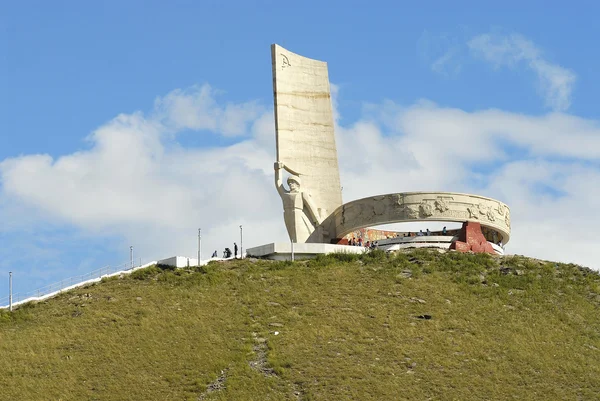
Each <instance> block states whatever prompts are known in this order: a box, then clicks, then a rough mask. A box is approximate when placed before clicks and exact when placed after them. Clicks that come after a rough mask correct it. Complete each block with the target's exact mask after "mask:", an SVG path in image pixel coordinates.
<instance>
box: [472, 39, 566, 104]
mask: <svg viewBox="0 0 600 401" xmlns="http://www.w3.org/2000/svg"><path fill="white" fill-rule="evenodd" d="M468 46H469V48H470V49H471V51H472V52H473V53H474V54H476V55H478V56H480V57H482V58H483V59H484V60H486V61H488V62H490V63H492V64H493V65H494V66H495V67H501V66H508V67H511V68H514V67H516V66H517V65H518V64H520V63H524V64H525V65H526V66H527V67H528V68H529V69H531V70H532V71H533V72H534V73H535V74H536V75H537V78H538V84H539V90H540V91H541V93H542V95H543V97H544V100H545V103H546V106H547V107H549V108H551V109H553V110H555V111H564V110H567V109H568V108H569V106H570V105H571V93H572V92H573V85H574V84H575V81H576V75H575V73H573V72H572V71H571V70H569V69H567V68H564V67H561V66H559V65H556V64H552V63H550V62H549V61H547V60H545V59H544V57H543V55H542V51H541V50H540V49H539V48H538V47H537V46H536V45H535V44H534V43H533V42H532V41H530V40H528V39H527V38H525V37H523V36H522V35H519V34H511V35H499V34H482V35H478V36H475V37H474V38H472V39H471V40H470V41H469V42H468Z"/></svg>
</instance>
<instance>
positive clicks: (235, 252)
mask: <svg viewBox="0 0 600 401" xmlns="http://www.w3.org/2000/svg"><path fill="white" fill-rule="evenodd" d="M231 255H232V252H231V249H229V248H225V250H224V251H223V258H224V259H229V258H230V257H231ZM237 255H238V246H237V244H236V243H235V242H234V243H233V257H234V258H236V259H237V257H238V256H237ZM241 256H242V254H241V253H240V257H241ZM211 257H213V258H217V257H218V254H217V250H216V249H215V251H214V252H213V254H212V256H211Z"/></svg>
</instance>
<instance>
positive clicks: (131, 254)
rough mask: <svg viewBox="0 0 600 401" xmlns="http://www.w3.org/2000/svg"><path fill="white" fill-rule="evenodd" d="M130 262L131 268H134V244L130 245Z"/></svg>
mask: <svg viewBox="0 0 600 401" xmlns="http://www.w3.org/2000/svg"><path fill="white" fill-rule="evenodd" d="M129 262H130V264H131V268H132V269H133V246H130V247H129Z"/></svg>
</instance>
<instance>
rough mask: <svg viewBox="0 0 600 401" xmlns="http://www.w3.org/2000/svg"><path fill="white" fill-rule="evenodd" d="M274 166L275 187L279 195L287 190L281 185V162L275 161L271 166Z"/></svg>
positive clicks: (282, 166)
mask: <svg viewBox="0 0 600 401" xmlns="http://www.w3.org/2000/svg"><path fill="white" fill-rule="evenodd" d="M273 167H274V168H275V187H276V188H277V192H279V195H280V196H283V195H284V194H285V193H286V192H287V191H286V190H285V188H284V187H283V179H282V178H281V170H282V169H283V168H284V165H283V163H282V162H275V165H274V166H273Z"/></svg>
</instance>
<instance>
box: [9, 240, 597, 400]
mask: <svg viewBox="0 0 600 401" xmlns="http://www.w3.org/2000/svg"><path fill="white" fill-rule="evenodd" d="M599 311H600V276H599V275H598V274H597V273H595V272H592V271H590V270H588V269H585V268H581V267H579V266H575V265H565V264H555V263H551V262H541V261H537V260H531V259H527V258H523V257H504V258H493V257H490V256H487V255H472V254H459V253H455V252H451V253H445V254H440V253H439V252H436V251H426V250H417V251H411V252H407V253H399V254H397V255H385V254H384V253H382V252H373V253H370V254H367V255H363V256H361V257H357V256H351V255H330V256H327V257H320V258H318V259H316V260H312V261H306V262H296V263H289V262H269V261H256V260H249V259H247V260H243V261H236V262H227V263H211V264H209V265H208V266H206V267H204V268H200V269H189V270H175V271H173V270H168V269H167V270H162V269H159V268H157V267H152V268H148V269H144V270H140V271H137V272H135V273H134V274H132V275H130V276H124V277H122V278H114V279H110V280H104V281H103V282H101V283H99V284H96V285H93V286H90V287H87V288H81V289H78V290H74V291H71V292H68V293H65V294H62V295H60V296H59V297H56V298H54V299H51V300H48V301H46V302H42V303H38V304H30V305H26V306H23V307H20V308H18V309H17V310H16V311H14V312H13V313H12V314H10V313H8V312H0V400H27V401H35V400H119V401H120V400H161V401H162V400H199V399H200V400H257V401H262V400H405V399H406V400H427V399H431V400H504V399H519V400H597V399H600V313H599Z"/></svg>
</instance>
